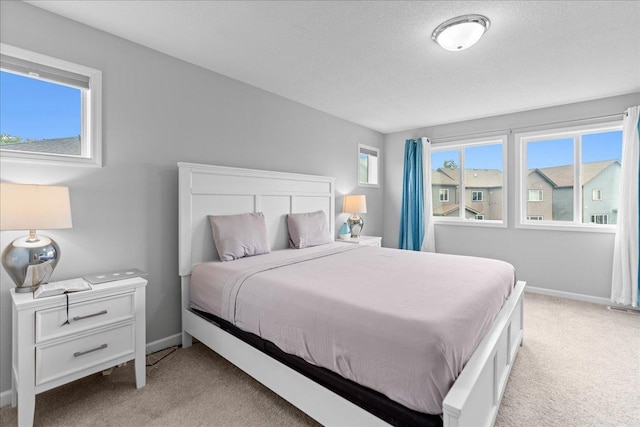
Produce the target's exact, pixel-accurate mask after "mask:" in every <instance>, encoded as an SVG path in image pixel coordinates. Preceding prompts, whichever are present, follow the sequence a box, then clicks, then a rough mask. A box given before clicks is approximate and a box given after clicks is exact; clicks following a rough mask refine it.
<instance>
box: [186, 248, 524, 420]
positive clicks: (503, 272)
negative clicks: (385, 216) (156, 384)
mask: <svg viewBox="0 0 640 427" xmlns="http://www.w3.org/2000/svg"><path fill="white" fill-rule="evenodd" d="M514 284H515V274H514V269H513V267H512V266H511V265H510V264H508V263H505V262H502V261H497V260H491V259H486V258H474V257H463V256H456V255H444V254H432V253H425V252H412V251H402V250H397V249H387V248H374V247H368V246H359V245H349V244H344V243H334V244H330V245H324V246H321V247H315V248H309V249H302V250H285V251H277V252H273V253H271V254H268V255H261V256H256V257H252V258H245V259H241V260H236V261H233V262H227V263H221V262H215V263H206V264H201V265H199V266H196V268H194V270H193V274H192V280H191V287H190V289H191V298H192V299H191V300H192V303H193V304H194V306H195V307H197V308H200V309H203V310H205V311H209V312H211V313H213V314H215V315H217V316H219V317H222V318H224V319H226V320H228V321H229V322H231V323H233V324H235V325H236V326H237V327H239V328H240V329H242V330H244V331H248V332H251V333H254V334H256V335H259V336H260V337H262V338H263V339H266V340H268V341H271V342H273V343H274V344H276V345H277V346H278V347H279V348H280V349H282V350H283V351H285V352H287V353H290V354H293V355H296V356H299V357H301V358H303V359H304V360H306V361H307V362H309V363H312V364H314V365H317V366H322V367H324V368H327V369H330V370H332V371H334V372H336V373H338V374H340V375H342V376H343V377H345V378H348V379H350V380H353V381H355V382H357V383H358V384H361V385H364V386H366V387H369V388H371V389H374V390H377V391H379V392H381V393H383V394H384V395H386V396H387V397H389V398H390V399H392V400H394V401H397V402H399V403H401V404H402V405H404V406H406V407H408V408H411V409H414V410H417V411H420V412H425V413H430V414H439V413H442V401H443V399H444V397H445V395H446V394H447V392H448V391H449V389H450V387H451V385H452V384H453V382H454V381H455V379H456V378H457V376H458V375H459V374H460V372H461V371H462V369H463V367H464V365H465V363H466V362H467V361H468V360H469V358H470V357H471V355H472V354H473V352H474V350H475V348H476V347H477V346H478V344H479V343H480V341H481V339H482V337H483V336H484V334H485V333H486V332H487V331H488V329H489V328H490V326H491V323H492V322H493V319H494V318H495V316H496V315H497V313H498V312H499V311H500V308H501V307H502V305H503V304H504V302H505V300H506V298H507V297H508V296H509V294H510V292H511V289H512V288H513V286H514Z"/></svg>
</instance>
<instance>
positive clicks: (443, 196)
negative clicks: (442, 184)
mask: <svg viewBox="0 0 640 427" xmlns="http://www.w3.org/2000/svg"><path fill="white" fill-rule="evenodd" d="M439 197H440V201H441V202H448V201H449V189H448V188H441V189H440V190H439Z"/></svg>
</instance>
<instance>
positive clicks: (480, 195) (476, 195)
mask: <svg viewBox="0 0 640 427" xmlns="http://www.w3.org/2000/svg"><path fill="white" fill-rule="evenodd" d="M471 201H472V202H482V201H484V192H482V191H472V192H471ZM483 219H484V218H483Z"/></svg>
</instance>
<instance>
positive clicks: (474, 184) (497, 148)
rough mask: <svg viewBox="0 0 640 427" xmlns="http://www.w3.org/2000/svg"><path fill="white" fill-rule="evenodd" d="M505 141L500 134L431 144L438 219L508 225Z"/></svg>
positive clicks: (441, 220)
mask: <svg viewBox="0 0 640 427" xmlns="http://www.w3.org/2000/svg"><path fill="white" fill-rule="evenodd" d="M506 141H507V137H506V136H498V137H489V138H478V139H473V140H465V141H455V142H451V143H440V144H433V145H432V146H431V187H432V194H433V197H434V199H433V205H434V208H433V215H434V216H435V217H436V222H456V223H460V224H479V223H481V224H482V225H499V226H506V201H505V197H506V173H505V172H506V146H507V144H506ZM436 197H438V198H437V199H436Z"/></svg>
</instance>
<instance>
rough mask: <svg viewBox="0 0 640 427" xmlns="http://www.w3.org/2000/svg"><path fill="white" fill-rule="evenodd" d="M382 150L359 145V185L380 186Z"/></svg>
mask: <svg viewBox="0 0 640 427" xmlns="http://www.w3.org/2000/svg"><path fill="white" fill-rule="evenodd" d="M379 162H380V149H379V148H376V147H370V146H368V145H364V144H358V185H359V186H361V187H379V186H380V172H379V167H378V166H379Z"/></svg>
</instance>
